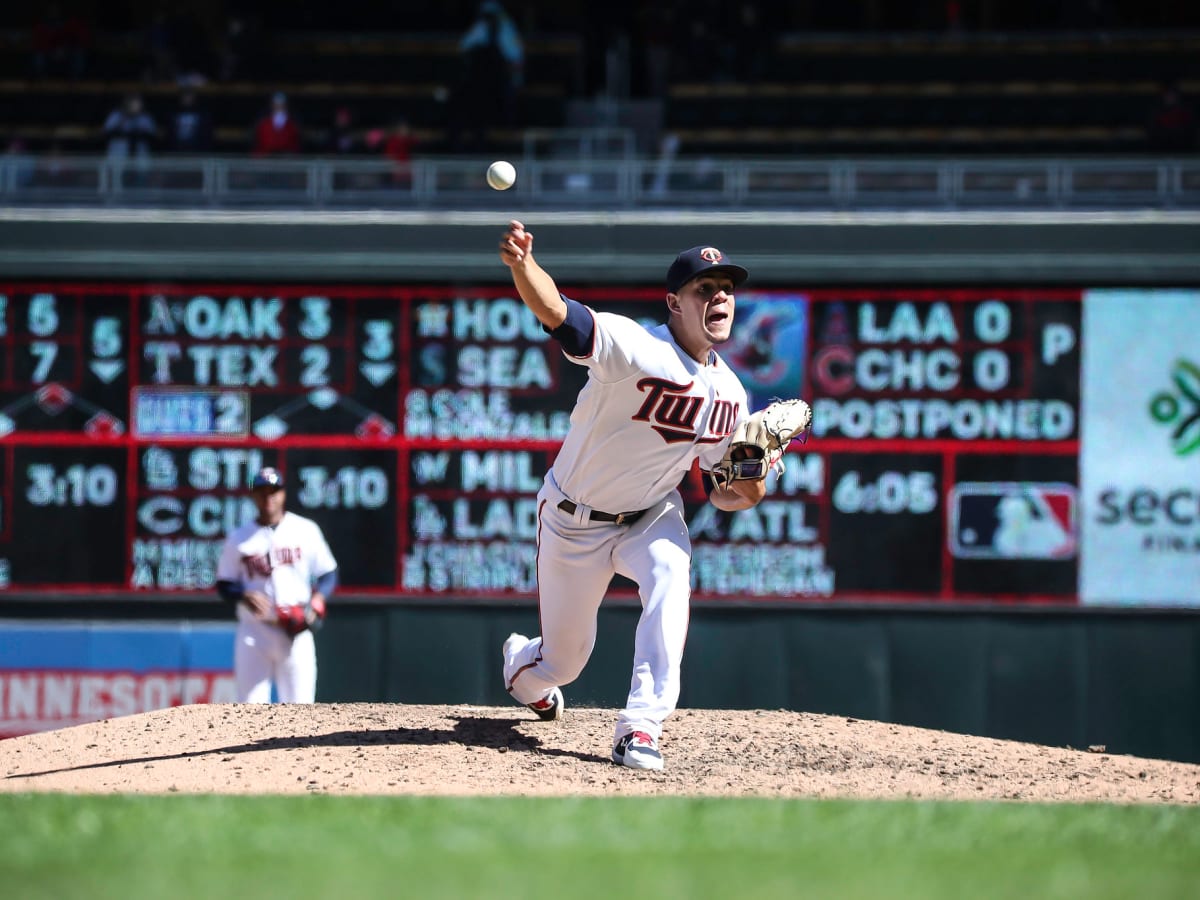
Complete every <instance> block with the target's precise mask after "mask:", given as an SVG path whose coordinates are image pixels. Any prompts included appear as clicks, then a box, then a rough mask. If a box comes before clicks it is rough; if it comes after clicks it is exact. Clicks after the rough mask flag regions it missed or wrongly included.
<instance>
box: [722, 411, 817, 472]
mask: <svg viewBox="0 0 1200 900" xmlns="http://www.w3.org/2000/svg"><path fill="white" fill-rule="evenodd" d="M810 424H812V410H811V409H809V406H808V404H807V403H805V402H804V401H803V400H775V401H774V402H772V403H770V404H769V405H768V406H767V407H766V409H761V410H759V411H758V412H756V413H754V414H753V415H751V416H750V417H749V418H747V419H744V420H742V421H741V422H739V423H738V425H737V427H736V428H734V430H733V434H732V435H730V438H729V447H728V448H727V449H726V450H725V456H724V457H722V459H721V462H720V463H718V464H717V467H716V468H715V469H714V470H713V472H712V476H713V480H714V481H715V482H716V483H717V485H718V486H724V485H727V484H729V483H730V482H733V481H760V480H761V479H763V478H766V477H767V472H768V471H769V470H770V469H771V467H772V466H777V467H778V468H779V471H780V472H782V471H783V452H784V451H785V450H787V448H788V444H790V443H791V442H792V440H793V439H794V438H796V437H798V436H801V435H802V434H803V435H804V436H803V437H800V440H801V442H803V441H805V440H806V439H807V434H805V432H807V430H808V427H809V425H810Z"/></svg>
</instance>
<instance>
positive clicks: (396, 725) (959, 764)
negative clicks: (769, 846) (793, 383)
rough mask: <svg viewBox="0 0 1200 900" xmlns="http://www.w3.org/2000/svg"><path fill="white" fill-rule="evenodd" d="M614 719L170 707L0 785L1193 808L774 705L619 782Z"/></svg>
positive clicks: (1017, 746)
mask: <svg viewBox="0 0 1200 900" xmlns="http://www.w3.org/2000/svg"><path fill="white" fill-rule="evenodd" d="M615 715H616V714H615V712H614V711H613V710H604V709H568V710H567V713H566V715H565V717H564V719H563V720H562V721H560V722H541V721H539V720H537V719H536V718H534V717H533V715H532V714H531V713H528V712H527V711H526V710H524V709H522V708H520V707H516V706H513V707H479V706H413V705H401V704H390V703H329V704H324V703H321V704H315V705H312V706H295V705H275V706H251V705H238V704H215V705H196V706H182V707H177V708H173V709H164V710H157V711H155V712H149V713H143V714H140V715H134V716H126V717H122V718H116V719H106V720H104V721H101V722H96V723H93V724H87V725H79V726H75V727H72V728H63V729H60V730H58V731H49V732H43V733H40V734H32V735H26V736H23V737H17V738H10V739H8V740H0V790H3V791H6V792H15V791H61V792H80V793H168V792H183V793H217V794H301V793H310V792H315V793H322V794H442V795H471V796H482V795H502V794H504V795H521V794H525V795H542V796H583V795H604V796H619V795H677V796H766V797H847V798H919V799H946V800H949V799H959V800H972V799H974V800H1015V801H1066V802H1113V803H1176V804H1200V765H1193V764H1188V763H1178V762H1169V761H1165V760H1153V759H1143V758H1138V757H1132V756H1123V755H1119V754H1109V753H1107V752H1099V751H1098V748H1097V750H1095V751H1089V750H1075V749H1070V748H1057V747H1046V746H1041V745H1036V744H1025V743H1018V742H1015V741H1002V740H995V739H992V738H981V737H971V736H966V735H959V734H951V733H948V732H943V731H933V730H929V729H922V728H912V727H908V726H903V725H892V724H888V723H884V722H871V721H862V720H856V719H849V718H845V717H835V716H824V715H815V714H811V713H801V712H785V711H774V710H749V711H744V710H743V711H734V710H695V709H683V710H679V711H678V712H677V713H676V714H675V715H674V716H672V717H671V718H670V719H669V720H668V722H667V726H666V730H665V733H664V735H663V740H662V744H661V747H662V751H663V756H664V758H665V759H666V768H665V770H664V771H662V772H635V771H632V770H628V769H623V768H620V767H618V766H615V765H613V763H612V762H611V761H610V760H609V749H610V746H611V740H612V728H613V722H614V720H615Z"/></svg>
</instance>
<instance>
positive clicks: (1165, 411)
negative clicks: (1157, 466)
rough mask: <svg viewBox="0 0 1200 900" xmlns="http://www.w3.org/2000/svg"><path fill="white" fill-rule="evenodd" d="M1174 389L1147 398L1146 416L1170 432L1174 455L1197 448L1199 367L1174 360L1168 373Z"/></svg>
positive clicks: (1199, 443)
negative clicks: (1147, 414) (1147, 410)
mask: <svg viewBox="0 0 1200 900" xmlns="http://www.w3.org/2000/svg"><path fill="white" fill-rule="evenodd" d="M1171 381H1172V382H1173V383H1174V390H1170V391H1160V392H1159V393H1157V394H1155V395H1154V396H1153V397H1152V398H1150V417H1151V418H1152V419H1154V421H1155V422H1158V423H1159V424H1160V425H1165V426H1167V427H1168V428H1170V429H1171V448H1172V449H1173V450H1174V451H1175V455H1176V456H1186V455H1187V454H1189V453H1191V452H1192V451H1193V450H1197V449H1200V367H1198V366H1196V365H1195V364H1194V363H1191V362H1188V361H1187V360H1186V359H1177V360H1176V361H1175V366H1174V368H1173V369H1172V370H1171Z"/></svg>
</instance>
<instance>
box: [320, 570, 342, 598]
mask: <svg viewBox="0 0 1200 900" xmlns="http://www.w3.org/2000/svg"><path fill="white" fill-rule="evenodd" d="M337 583H338V578H337V569H334V570H333V571H332V572H326V573H325V574H324V575H322V576H321V577H320V578H318V579H317V590H318V591H320V592H321V593H322V594H324V595H325V599H326V600H328V599H329V598H330V597H331V596H333V589H334V588H336V587H337Z"/></svg>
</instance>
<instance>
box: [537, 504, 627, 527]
mask: <svg viewBox="0 0 1200 900" xmlns="http://www.w3.org/2000/svg"><path fill="white" fill-rule="evenodd" d="M558 508H559V509H561V510H562V511H563V512H565V513H566V514H567V515H568V516H573V515H575V510H576V509H578V508H579V507H577V506H576V505H575V504H574V503H572V502H571V501H570V500H559V501H558ZM645 514H646V510H644V509H639V510H638V511H637V512H623V513H606V512H600V510H598V509H593V510H592V511H591V512H590V513H589V514H588V518H589V519H590V520H592V521H594V522H612V523H613V524H614V525H632V524H633V523H634V522H636V521H637V520H638V519H640V518H641V517H642V516H644V515H645Z"/></svg>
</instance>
